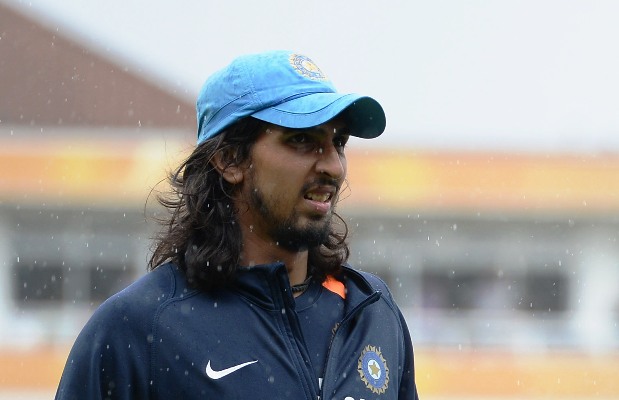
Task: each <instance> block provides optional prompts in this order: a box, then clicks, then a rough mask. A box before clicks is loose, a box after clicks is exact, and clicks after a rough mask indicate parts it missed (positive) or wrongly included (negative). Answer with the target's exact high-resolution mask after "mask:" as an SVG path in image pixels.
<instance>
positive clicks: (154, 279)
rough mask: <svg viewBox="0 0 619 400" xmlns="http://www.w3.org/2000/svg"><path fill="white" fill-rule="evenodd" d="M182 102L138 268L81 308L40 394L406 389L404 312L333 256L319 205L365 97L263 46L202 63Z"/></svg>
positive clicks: (371, 124) (393, 394) (364, 133)
mask: <svg viewBox="0 0 619 400" xmlns="http://www.w3.org/2000/svg"><path fill="white" fill-rule="evenodd" d="M197 111H198V146H197V148H196V149H195V151H194V152H193V153H192V154H191V155H190V156H189V158H188V159H187V160H186V161H185V162H184V163H183V164H182V165H181V166H180V167H179V168H178V169H177V170H176V171H175V172H174V173H173V174H172V175H171V177H170V182H171V186H172V189H173V190H172V195H171V196H170V197H167V198H160V202H161V203H162V204H163V205H164V206H166V207H167V209H168V210H169V211H170V216H169V219H167V221H166V222H165V226H166V229H165V230H164V232H163V233H162V234H161V236H160V238H159V240H158V242H157V243H156V247H155V250H154V254H153V257H152V259H151V261H150V268H151V272H150V273H148V274H147V275H146V276H144V277H142V278H141V279H139V280H138V281H137V282H135V283H134V284H132V285H131V286H129V287H128V288H127V289H125V290H123V291H122V292H120V293H119V294H117V295H115V296H113V297H112V298H110V299H109V300H108V301H106V302H105V303H104V304H103V305H102V306H101V307H100V308H99V309H98V310H97V311H96V312H95V314H94V315H93V317H92V318H91V320H90V321H89V322H88V324H87V325H86V327H85V328H84V330H83V331H82V332H81V334H80V336H79V337H78V339H77V341H76V343H75V345H74V347H73V349H72V351H71V354H70V355H69V359H68V361H67V365H66V367H65V370H64V373H63V376H62V380H61V382H60V386H59V388H58V392H57V395H56V398H57V399H78V398H79V399H107V398H109V399H312V400H316V399H338V400H353V399H354V400H361V399H365V400H369V399H417V390H416V386H415V378H414V364H413V349H412V344H411V340H410V336H409V333H408V329H407V327H406V324H405V322H404V319H403V317H402V315H401V313H400V311H399V309H398V308H397V306H396V305H395V303H394V301H393V299H392V297H391V295H390V293H389V291H388V289H387V287H386V286H385V285H384V283H383V282H382V281H381V280H380V279H378V278H377V277H375V276H373V275H370V274H368V273H363V272H358V271H355V270H353V269H351V268H350V267H349V266H347V265H346V260H347V258H348V255H349V250H348V246H347V244H346V242H345V239H346V224H345V223H344V221H343V220H342V219H341V218H339V216H338V215H337V214H336V213H335V210H334V209H335V205H336V203H337V201H338V196H339V193H340V190H341V187H342V185H343V183H344V180H345V177H346V158H345V151H344V148H345V145H346V142H347V140H348V138H349V136H350V135H354V136H358V137H362V138H373V137H376V136H378V135H380V134H381V133H382V132H383V130H384V128H385V115H384V113H383V110H382V108H381V106H380V105H379V104H378V103H377V102H376V101H375V100H373V99H371V98H369V97H364V96H360V95H355V94H341V93H337V92H336V91H335V89H334V87H333V85H332V84H331V83H330V81H329V80H328V79H327V78H326V76H325V75H324V74H323V72H322V71H321V70H320V69H319V68H318V67H317V66H316V65H315V64H314V63H313V62H312V61H311V60H310V59H309V58H307V57H305V56H303V55H299V54H295V53H290V52H285V51H274V52H267V53H262V54H256V55H249V56H244V57H240V58H238V59H236V60H234V61H233V62H232V63H231V64H230V65H229V66H227V67H226V68H224V69H222V70H220V71H219V72H217V73H215V74H214V75H213V76H211V77H210V78H209V79H208V80H207V82H206V83H205V85H204V87H203V89H202V91H201V93H200V95H199V97H198V102H197Z"/></svg>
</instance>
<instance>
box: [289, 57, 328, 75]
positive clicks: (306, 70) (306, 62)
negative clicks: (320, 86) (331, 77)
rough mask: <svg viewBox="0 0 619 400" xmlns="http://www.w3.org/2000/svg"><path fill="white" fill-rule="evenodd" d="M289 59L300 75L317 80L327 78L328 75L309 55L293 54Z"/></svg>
mask: <svg viewBox="0 0 619 400" xmlns="http://www.w3.org/2000/svg"><path fill="white" fill-rule="evenodd" d="M289 61H290V65H292V68H294V69H295V71H297V72H298V73H299V75H301V76H304V77H306V78H308V79H312V80H315V81H326V80H327V76H326V75H325V74H324V73H323V72H322V71H321V70H320V68H318V66H317V65H316V64H314V62H313V61H312V60H310V59H309V58H308V57H306V56H303V55H300V54H291V55H290V57H289Z"/></svg>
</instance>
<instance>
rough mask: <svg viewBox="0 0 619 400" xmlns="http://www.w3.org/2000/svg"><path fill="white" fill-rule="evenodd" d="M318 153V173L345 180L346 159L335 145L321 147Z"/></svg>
mask: <svg viewBox="0 0 619 400" xmlns="http://www.w3.org/2000/svg"><path fill="white" fill-rule="evenodd" d="M316 153H317V158H318V160H317V161H316V170H317V171H318V173H320V174H325V175H328V176H329V177H331V178H334V179H338V180H339V179H344V178H345V175H346V158H345V156H344V154H343V153H341V151H338V149H337V148H336V147H335V145H334V144H333V143H329V144H326V145H323V146H320V147H319V148H318V150H317V151H316Z"/></svg>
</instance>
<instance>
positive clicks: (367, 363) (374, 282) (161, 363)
mask: <svg viewBox="0 0 619 400" xmlns="http://www.w3.org/2000/svg"><path fill="white" fill-rule="evenodd" d="M338 280H340V281H342V282H343V283H344V285H345V287H346V299H345V309H344V318H343V320H342V321H341V322H340V324H339V326H338V328H337V329H336V330H335V333H334V335H333V339H332V341H331V345H330V348H329V351H328V355H327V360H326V363H325V366H324V377H323V379H321V380H319V378H318V377H316V376H315V375H316V374H315V372H314V369H313V368H312V366H311V365H310V361H309V360H310V357H309V355H308V351H307V348H306V346H305V343H304V339H303V334H302V332H301V329H300V325H299V321H298V319H297V316H296V313H295V300H294V298H293V296H292V293H291V291H290V284H289V281H288V274H287V271H286V268H285V267H284V265H283V264H269V265H262V266H256V267H252V268H249V269H244V270H243V271H241V272H239V274H238V283H237V284H236V285H235V286H234V287H233V288H230V289H226V290H215V291H212V292H208V293H205V292H203V291H198V290H194V289H191V288H189V287H188V286H187V282H186V279H185V276H184V274H183V272H182V271H180V270H179V269H178V268H177V267H176V266H174V265H173V264H165V265H162V266H160V267H158V268H156V269H155V270H154V271H152V272H151V273H149V274H146V275H145V276H144V277H142V278H140V279H139V280H138V281H136V282H135V283H134V284H132V285H130V286H129V287H128V288H126V289H125V290H123V291H121V292H120V293H118V294H117V295H115V296H112V297H111V298H110V299H109V300H107V301H106V302H105V303H103V304H102V305H101V306H100V307H99V308H98V309H97V310H96V311H95V313H94V314H93V316H92V318H91V319H90V320H89V322H88V323H87V324H86V326H85V327H84V329H83V330H82V332H81V333H80V335H79V336H78V338H77V340H76V342H75V344H74V346H73V348H72V350H71V353H70V354H69V358H68V360H67V364H66V366H65V370H64V372H63V375H62V379H61V381H60V385H59V387H58V392H57V394H56V399H58V400H60V399H62V400H68V399H295V400H296V399H308V400H317V399H323V400H326V399H329V400H330V399H336V400H370V399H381V400H389V399H400V400H403V399H407V400H409V399H410V400H414V399H417V398H418V397H417V390H416V386H415V378H414V365H413V348H412V344H411V339H410V336H409V333H408V328H407V327H406V324H405V322H404V318H403V317H402V314H401V313H400V311H399V309H398V308H397V306H396V305H395V303H394V302H393V299H392V298H391V295H390V294H389V291H388V289H387V287H386V286H385V284H384V283H383V282H382V281H381V280H380V279H378V278H377V277H375V276H374V275H371V274H368V273H364V272H359V271H355V270H353V269H351V268H349V267H345V268H344V273H343V275H342V276H341V277H338ZM306 334H307V332H306Z"/></svg>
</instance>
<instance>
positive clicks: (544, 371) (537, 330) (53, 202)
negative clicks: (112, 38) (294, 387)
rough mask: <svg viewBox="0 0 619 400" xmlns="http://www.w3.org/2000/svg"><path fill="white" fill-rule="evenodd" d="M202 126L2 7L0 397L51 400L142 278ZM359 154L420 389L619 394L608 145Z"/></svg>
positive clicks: (360, 229) (369, 247)
mask: <svg viewBox="0 0 619 400" xmlns="http://www.w3.org/2000/svg"><path fill="white" fill-rule="evenodd" d="M194 127H195V116H194V106H193V100H192V98H191V96H187V95H186V94H184V93H178V92H177V91H175V90H171V89H170V88H169V87H164V86H162V85H157V84H156V83H154V82H153V81H151V80H148V79H145V78H144V77H143V74H140V73H136V72H134V71H133V70H131V69H130V68H126V67H124V66H123V64H122V63H119V62H118V61H117V60H115V59H114V58H113V57H106V56H105V55H102V54H101V53H100V52H96V51H94V50H93V49H90V48H88V47H85V46H84V45H83V44H80V43H78V42H77V41H74V40H72V39H71V38H69V37H66V36H63V35H62V34H59V33H58V32H56V31H54V30H53V29H50V28H49V26H47V25H45V24H43V23H42V22H41V20H40V18H39V17H34V16H32V15H29V14H28V13H24V11H23V9H20V8H19V7H9V6H8V5H6V4H4V5H3V4H2V3H0V232H1V234H0V260H1V262H2V268H1V269H0V327H1V329H0V399H4V398H6V399H9V398H10V399H39V398H50V397H51V396H52V394H53V393H54V391H55V387H56V385H57V383H58V380H59V377H60V374H61V371H62V368H63V366H64V362H65V360H66V357H67V353H68V350H69V348H70V346H71V344H72V342H73V340H74V338H75V336H76V335H77V333H78V332H79V330H80V328H81V327H82V325H83V324H84V323H85V321H86V320H87V319H88V317H89V315H90V314H91V313H92V311H93V310H94V308H96V307H97V305H98V304H100V302H101V301H103V300H104V299H105V298H107V297H108V296H110V295H111V294H113V293H115V292H116V291H118V290H119V289H121V288H123V287H124V286H126V285H128V284H129V283H130V282H131V281H133V280H134V279H135V278H137V277H138V276H140V275H142V274H144V273H145V268H146V261H147V257H148V254H149V253H148V251H149V245H150V238H151V236H152V235H153V232H154V230H155V229H156V226H155V224H154V223H153V222H152V217H153V216H154V215H156V214H157V212H159V211H160V210H159V209H158V208H157V206H156V204H155V203H156V202H155V201H154V197H153V195H154V194H156V192H157V191H158V190H165V185H164V184H161V180H162V179H163V178H164V177H165V172H166V171H167V170H169V169H170V168H172V167H173V166H175V165H176V163H177V162H178V161H179V160H181V159H182V158H183V157H184V156H185V155H187V154H188V152H189V151H191V149H192V147H193V145H194V133H193V132H194ZM348 158H349V166H350V167H349V171H350V172H349V190H347V191H346V193H345V194H344V197H345V198H344V200H343V201H342V202H341V205H340V211H341V212H342V214H343V215H344V216H345V217H346V220H347V223H348V225H349V228H350V230H351V245H352V250H353V254H352V258H351V262H352V263H353V265H356V266H358V267H359V268H361V269H364V270H368V271H372V272H375V273H377V274H379V275H380V276H382V277H383V278H384V279H385V280H386V281H387V282H388V283H389V285H390V287H391V288H392V290H393V292H394V295H395V297H396V298H397V300H398V302H399V304H400V306H401V307H402V308H403V311H404V313H405V316H406V318H407V321H408V323H409V326H410V329H411V331H412V335H413V340H414V342H415V346H416V357H417V358H416V363H417V379H418V384H419V390H420V393H421V394H422V398H424V399H433V400H443V399H486V400H491V399H512V400H513V399H617V398H619V327H618V322H619V243H618V241H617V238H618V232H619V213H618V212H619V155H618V154H617V152H614V151H609V152H595V153H591V152H582V153H579V152H573V151H572V152H555V153H547V152H544V153H540V152H521V151H518V152H516V151H514V152H509V151H491V150H477V151H475V150H457V149H453V150H432V149H415V148H414V147H412V148H398V147H396V146H392V147H380V148H370V147H368V146H355V143H354V142H353V144H351V146H350V149H349V152H348ZM153 189H154V191H153V192H151V190H153ZM149 194H150V197H149Z"/></svg>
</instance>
